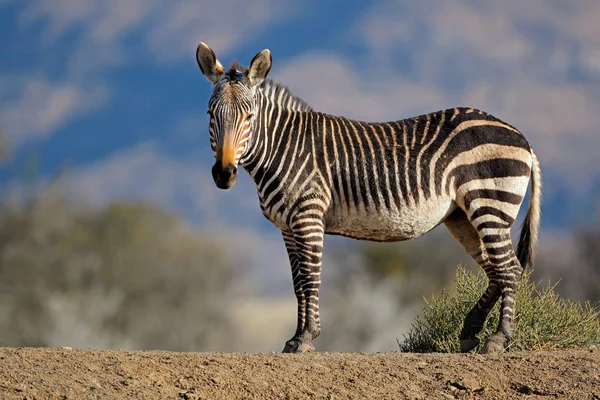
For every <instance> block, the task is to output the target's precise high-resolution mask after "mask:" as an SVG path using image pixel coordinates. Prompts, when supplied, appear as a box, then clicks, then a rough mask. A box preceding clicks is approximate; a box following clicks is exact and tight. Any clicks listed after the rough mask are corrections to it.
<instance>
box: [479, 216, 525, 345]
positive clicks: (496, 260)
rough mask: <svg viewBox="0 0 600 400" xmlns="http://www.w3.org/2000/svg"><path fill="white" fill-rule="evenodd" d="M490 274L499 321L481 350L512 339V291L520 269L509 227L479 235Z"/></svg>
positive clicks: (513, 324) (513, 328) (513, 314)
mask: <svg viewBox="0 0 600 400" xmlns="http://www.w3.org/2000/svg"><path fill="white" fill-rule="evenodd" d="M482 239H483V241H484V243H485V246H486V249H487V253H488V254H489V258H490V262H491V264H492V266H493V268H494V276H495V280H496V282H498V284H499V287H500V291H501V294H502V304H501V307H500V321H499V323H498V328H497V329H496V332H495V333H494V334H493V335H492V336H491V337H490V338H489V339H488V340H487V342H486V344H485V345H484V346H483V349H481V353H489V352H498V351H504V346H505V345H506V343H507V342H508V341H509V340H510V339H512V338H513V335H514V330H515V323H514V316H515V305H516V298H515V297H516V290H517V285H518V283H519V280H520V278H521V275H522V273H523V268H522V267H521V263H520V262H519V260H518V259H517V256H516V254H515V251H514V248H513V245H512V241H511V237H510V229H509V228H504V229H501V230H500V229H499V230H498V232H497V233H495V234H488V235H485V236H482Z"/></svg>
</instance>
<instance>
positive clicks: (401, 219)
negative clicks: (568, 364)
mask: <svg viewBox="0 0 600 400" xmlns="http://www.w3.org/2000/svg"><path fill="white" fill-rule="evenodd" d="M265 52H267V51H263V52H261V53H259V54H258V55H257V56H256V57H255V59H254V60H253V61H252V63H251V65H250V67H249V69H248V70H246V69H242V68H240V67H239V66H237V65H236V66H235V67H234V68H232V69H231V70H230V71H229V72H224V71H223V72H222V73H221V74H219V78H218V79H217V80H216V82H217V83H215V90H214V91H213V97H212V98H211V100H210V103H209V104H210V107H212V109H213V115H214V117H213V118H211V137H212V136H213V131H214V132H215V133H214V136H215V137H219V136H218V133H217V132H219V131H222V132H225V131H224V130H223V126H226V125H227V124H230V125H231V126H235V129H238V130H239V129H241V130H243V131H244V132H246V136H240V138H246V140H247V145H245V146H244V149H243V151H242V154H241V158H238V159H236V163H237V162H238V161H239V163H240V165H242V166H243V167H244V168H245V169H246V170H247V171H248V172H249V174H250V176H251V177H252V179H253V180H254V182H255V183H256V186H257V190H258V196H259V200H260V205H261V209H262V212H263V214H264V215H265V217H266V218H268V219H269V220H270V221H271V222H272V223H273V224H274V225H275V226H277V227H278V228H280V229H281V231H282V233H283V238H284V242H285V245H286V248H287V250H288V254H289V258H290V264H291V267H292V278H293V283H294V290H295V293H296V297H297V299H298V325H297V330H296V333H295V335H294V337H293V338H292V339H290V340H289V341H288V342H287V343H286V346H285V349H284V351H292V352H302V351H309V350H311V349H312V340H313V339H315V338H316V337H317V336H318V335H319V333H320V321H319V307H318V303H319V287H320V283H321V278H320V271H321V259H322V253H323V236H324V235H325V234H336V235H344V236H347V237H352V238H355V239H361V240H372V241H402V240H408V239H412V238H415V237H418V236H421V235H423V234H425V233H427V232H428V231H430V230H431V229H433V228H434V227H436V226H437V225H439V224H440V223H444V224H445V225H446V226H447V227H448V229H449V231H450V233H451V234H452V235H453V236H454V237H455V238H456V239H457V240H458V241H459V242H460V243H461V244H462V245H463V246H464V247H465V249H466V250H467V252H468V253H469V254H470V255H471V256H472V257H473V258H474V259H475V260H476V261H477V262H478V263H479V265H481V267H482V268H483V269H484V270H485V271H486V273H487V275H488V277H489V281H490V282H489V287H488V289H487V290H486V292H485V293H484V294H483V296H482V297H481V299H480V300H479V302H478V303H477V304H476V305H475V306H474V308H473V309H472V310H471V312H470V313H469V314H468V315H467V317H466V319H465V324H464V328H463V331H462V333H461V348H462V350H463V351H469V350H471V349H473V348H474V347H476V346H477V344H478V339H477V338H476V335H477V334H478V333H479V332H480V331H481V329H482V327H483V323H484V321H485V319H486V318H487V315H488V313H489V311H490V309H491V308H492V306H493V305H494V304H495V303H496V302H497V300H498V299H499V298H502V318H501V321H500V325H499V327H498V330H497V332H496V334H495V335H494V336H493V337H492V338H491V339H490V340H489V341H488V342H487V344H486V346H485V348H484V350H485V351H494V350H500V349H502V348H503V345H504V344H505V342H506V341H507V340H508V339H510V338H511V337H512V335H513V329H514V322H513V317H514V305H515V298H514V291H515V288H516V285H517V282H518V280H519V277H520V275H521V273H522V270H523V267H526V266H527V265H529V264H531V263H532V261H533V248H534V246H535V243H536V241H537V229H538V226H539V220H540V199H541V173H540V169H539V163H538V161H537V158H536V156H535V154H534V153H533V151H532V149H531V147H530V145H529V143H528V142H527V140H526V139H525V138H524V137H523V135H522V134H521V133H520V132H519V131H518V130H517V129H515V128H514V127H512V126H510V125H508V124H506V123H504V122H502V121H501V120H499V119H497V118H495V117H493V116H491V115H489V114H487V113H485V112H483V111H480V110H476V109H472V108H465V107H462V108H452V109H447V110H442V111H438V112H433V113H430V114H425V115H420V116H417V117H413V118H408V119H404V120H399V121H390V122H383V123H367V122H362V121H356V120H352V119H349V118H345V117H337V116H332V115H328V114H324V113H320V112H315V111H313V110H312V109H311V108H310V107H309V106H308V105H307V104H306V103H304V102H303V101H301V100H300V99H298V98H297V97H296V96H294V95H293V94H292V93H291V92H290V91H289V90H288V89H286V88H285V87H284V86H281V85H279V84H276V83H274V82H273V81H270V80H263V79H264V77H265V76H266V73H268V69H270V53H265ZM265 54H266V55H265ZM267 56H268V59H267V58H266V57H267ZM261 57H262V59H261ZM257 59H258V61H256V60H257ZM257 62H258V63H259V65H261V66H263V67H264V65H265V63H266V64H268V68H267V69H266V71H267V72H266V73H265V74H264V76H262V79H260V82H259V83H257V84H255V85H253V84H252V79H254V78H255V77H256V76H257V75H258V73H257V72H256V71H255V69H256V66H255V64H256V63H257ZM199 63H201V61H200V60H199ZM261 63H262V64H261ZM201 68H202V69H203V71H204V70H205V69H209V68H210V65H208V66H206V65H205V66H204V67H203V66H202V64H201ZM236 70H237V71H240V72H238V73H236V72H235V71H236ZM205 75H206V74H205ZM207 76H208V75H207ZM232 77H234V78H235V77H237V78H235V79H234V78H232ZM236 85H238V86H240V87H243V90H236V91H235V95H231V92H232V91H233V89H232V88H234V87H237V86H236ZM232 110H236V111H232ZM247 110H251V112H252V114H254V121H253V124H252V125H248V126H246V125H244V122H243V121H242V120H243V116H244V115H245V113H248V112H249V111H247ZM217 113H218V115H217ZM213 120H214V121H213ZM219 124H221V125H219ZM235 129H234V130H235ZM231 140H233V141H236V140H237V142H235V143H233V145H234V146H237V148H239V147H240V146H241V143H242V139H238V138H237V137H235V138H233V139H231ZM215 143H216V147H217V150H216V152H217V153H218V151H219V149H218V147H219V141H218V140H216V139H215ZM217 158H218V157H217ZM530 180H531V181H532V189H531V191H532V195H531V201H530V206H529V211H528V214H527V217H526V220H525V223H524V226H523V229H522V232H521V238H520V241H519V246H518V250H517V252H516V253H515V249H514V248H513V245H512V241H511V235H510V228H511V226H512V225H513V223H514V221H515V219H516V217H517V213H518V211H519V208H520V206H521V204H522V202H523V199H524V196H525V194H526V191H527V187H528V184H529V181H530Z"/></svg>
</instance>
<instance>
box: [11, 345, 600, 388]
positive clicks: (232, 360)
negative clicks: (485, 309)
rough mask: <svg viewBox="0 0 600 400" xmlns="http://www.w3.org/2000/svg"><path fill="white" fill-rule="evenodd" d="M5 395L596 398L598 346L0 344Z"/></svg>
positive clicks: (599, 366) (599, 375) (599, 380)
mask: <svg viewBox="0 0 600 400" xmlns="http://www.w3.org/2000/svg"><path fill="white" fill-rule="evenodd" d="M0 398H2V399H364V398H369V399H454V398H456V399H513V398H524V399H542V398H543V399H547V398H565V399H578V400H583V399H596V400H599V399H600V349H597V348H594V347H592V348H590V349H585V350H561V351H549V352H527V353H506V354H501V355H486V356H482V355H474V354H467V355H460V354H451V355H446V354H426V355H418V354H403V353H371V354H365V353H313V354H309V355H290V354H245V353H175V352H167V351H149V352H138V351H98V350H74V349H61V348H0Z"/></svg>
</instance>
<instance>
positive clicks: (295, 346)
mask: <svg viewBox="0 0 600 400" xmlns="http://www.w3.org/2000/svg"><path fill="white" fill-rule="evenodd" d="M313 351H315V346H313V344H312V343H311V342H302V341H301V340H300V339H290V340H288V341H287V342H285V347H284V348H283V353H311V352H313Z"/></svg>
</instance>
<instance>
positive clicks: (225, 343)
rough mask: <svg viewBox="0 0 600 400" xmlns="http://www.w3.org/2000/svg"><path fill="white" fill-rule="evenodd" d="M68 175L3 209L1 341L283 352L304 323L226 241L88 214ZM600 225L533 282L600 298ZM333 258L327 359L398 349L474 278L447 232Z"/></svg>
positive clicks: (556, 250)
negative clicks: (462, 282) (430, 305)
mask: <svg viewBox="0 0 600 400" xmlns="http://www.w3.org/2000/svg"><path fill="white" fill-rule="evenodd" d="M0 150H2V151H0V154H2V155H3V157H2V160H3V167H8V166H9V165H10V157H9V156H8V155H9V152H8V151H7V150H6V147H5V146H3V147H2V148H1V149H0ZM33 169H35V168H33ZM31 173H32V172H31V171H29V172H27V173H25V174H24V180H26V179H27V176H29V175H30V174H31ZM68 173H69V172H68V171H65V172H64V173H63V175H61V176H57V177H56V178H55V179H54V180H52V181H51V182H49V183H47V184H45V185H43V186H41V187H40V186H39V185H31V186H30V187H27V190H22V189H21V190H20V191H19V192H18V193H13V192H10V191H9V192H8V193H6V194H5V195H4V197H3V198H2V200H1V201H0V338H1V339H0V340H1V341H0V344H1V345H3V346H72V347H93V348H122V349H172V350H188V351H208V350H210V351H235V350H239V351H279V350H280V347H281V345H282V344H283V341H284V340H285V339H286V338H287V336H289V335H290V334H291V333H292V331H293V324H294V322H295V316H294V315H295V298H294V296H293V292H292V290H291V286H290V288H289V291H287V292H284V294H283V296H281V297H264V296H262V295H261V293H260V288H259V287H258V286H253V285H251V284H248V279H249V277H248V276H247V272H246V270H245V269H244V262H243V260H239V259H237V260H236V259H235V258H234V257H233V256H232V254H231V252H230V251H228V245H229V244H230V243H229V241H228V238H227V237H225V236H224V235H223V234H222V233H219V232H217V231H213V230H211V229H209V228H203V229H198V228H195V227H192V226H190V225H188V224H186V222H185V221H184V220H183V219H182V218H181V217H180V216H178V215H176V214H174V213H172V212H170V211H169V210H165V209H163V208H162V207H160V206H158V205H153V204H147V203H142V202H114V203H110V204H108V205H105V206H103V207H100V208H98V207H96V208H92V207H87V206H86V205H85V204H82V203H79V202H77V201H75V200H74V199H72V198H70V197H69V195H68V194H67V193H68V191H66V190H64V188H63V186H62V179H63V177H64V175H68ZM256 212H259V211H258V210H256ZM599 222H600V221H599ZM599 226H600V224H596V225H595V228H585V229H583V228H582V229H580V230H578V232H577V234H576V237H575V238H574V240H568V239H564V240H560V239H556V240H555V241H554V242H550V243H545V244H544V243H542V245H543V251H542V252H541V255H540V257H539V258H538V262H537V263H536V266H535V268H536V269H535V271H536V273H535V274H537V272H538V271H543V274H540V276H543V277H545V278H550V279H552V280H556V279H560V278H566V279H565V281H564V282H563V283H561V284H560V285H559V286H558V287H557V290H558V291H559V292H560V293H561V294H562V295H563V296H565V297H567V298H570V299H573V300H591V301H598V300H600V229H599V228H598V227H599ZM281 246H283V244H281ZM282 248H283V247H282ZM326 248H327V250H326V254H325V260H324V275H325V276H324V280H323V291H322V297H323V299H322V315H323V317H322V320H323V334H322V336H321V338H320V339H319V340H317V347H318V349H320V350H342V351H344V350H345V351H348V350H352V351H359V350H362V351H370V350H385V349H394V348H395V347H396V338H401V337H402V335H403V334H404V333H405V332H407V330H408V329H409V327H410V324H411V322H412V321H413V318H414V316H415V315H416V314H417V313H418V311H419V309H420V307H421V306H422V304H423V298H424V297H428V296H430V295H431V294H432V293H437V292H439V291H440V290H441V288H447V289H449V290H450V291H452V287H453V286H452V285H453V279H452V278H453V277H454V275H455V271H456V265H457V264H459V263H463V264H465V265H467V266H468V268H470V269H471V270H473V269H475V268H476V267H475V265H474V263H473V262H472V261H471V260H470V259H469V258H468V256H467V254H466V253H465V252H464V250H463V249H462V248H461V247H460V245H458V244H457V243H456V242H455V241H454V240H453V239H452V238H451V237H450V235H449V234H448V233H447V232H445V229H444V228H443V227H440V228H438V229H436V230H434V231H433V232H432V233H430V234H428V235H426V236H424V237H422V238H419V239H417V240H413V241H411V242H406V243H396V244H380V243H368V242H359V241H352V240H345V239H339V238H334V239H332V240H330V239H328V244H327V247H326ZM280 268H282V269H285V270H287V269H288V268H289V267H288V265H281V266H280ZM535 274H534V276H536V275H535ZM290 285H291V279H290Z"/></svg>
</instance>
